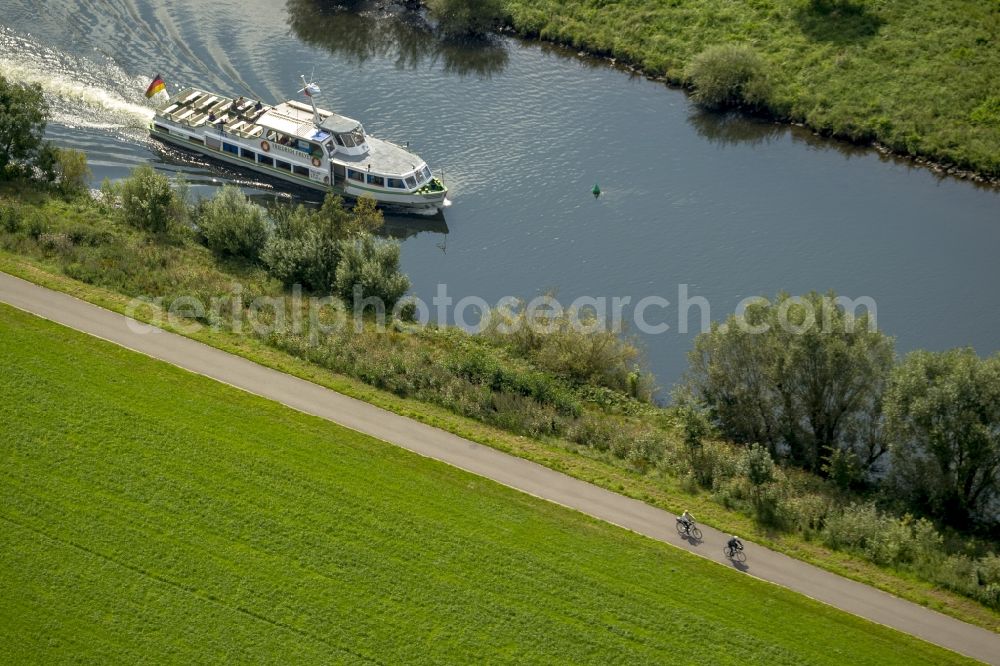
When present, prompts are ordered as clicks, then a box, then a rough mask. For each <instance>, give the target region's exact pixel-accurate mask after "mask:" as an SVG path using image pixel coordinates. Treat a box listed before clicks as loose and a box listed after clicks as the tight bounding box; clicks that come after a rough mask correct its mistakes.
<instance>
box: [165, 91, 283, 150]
mask: <svg viewBox="0 0 1000 666" xmlns="http://www.w3.org/2000/svg"><path fill="white" fill-rule="evenodd" d="M271 108H272V107H270V106H268V105H266V104H262V103H261V102H259V101H256V100H252V99H244V98H242V97H239V98H235V99H234V98H232V97H221V96H219V95H214V94H212V93H209V92H206V91H204V90H197V89H194V88H187V89H185V90H183V91H181V92H180V93H178V94H177V95H175V96H174V97H172V98H170V100H169V101H168V102H167V106H165V107H164V108H163V109H160V110H158V111H157V112H156V113H157V115H158V116H161V117H163V118H166V119H167V120H172V121H173V122H175V123H178V124H181V125H184V126H186V127H190V128H192V129H195V128H199V127H203V126H206V125H210V126H215V127H219V126H220V125H221V127H222V129H224V130H225V131H226V133H228V134H236V135H237V136H242V137H245V138H253V137H258V136H260V135H261V134H263V132H264V129H263V128H262V127H261V126H260V125H259V124H258V122H257V121H258V120H259V119H260V118H261V117H262V116H263V115H264V114H266V113H267V112H268V111H270V110H271Z"/></svg>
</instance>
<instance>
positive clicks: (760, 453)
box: [739, 444, 774, 487]
mask: <svg viewBox="0 0 1000 666" xmlns="http://www.w3.org/2000/svg"><path fill="white" fill-rule="evenodd" d="M739 465H740V467H739V469H740V473H741V474H742V475H743V476H745V477H746V478H747V480H748V481H749V482H750V484H751V485H753V486H755V487H759V486H763V485H765V484H768V483H771V482H772V481H774V460H772V459H771V454H770V453H769V452H768V450H767V449H766V448H764V447H763V446H761V445H760V444H751V445H750V448H748V449H747V450H746V451H744V452H743V455H742V456H741V457H740V463H739Z"/></svg>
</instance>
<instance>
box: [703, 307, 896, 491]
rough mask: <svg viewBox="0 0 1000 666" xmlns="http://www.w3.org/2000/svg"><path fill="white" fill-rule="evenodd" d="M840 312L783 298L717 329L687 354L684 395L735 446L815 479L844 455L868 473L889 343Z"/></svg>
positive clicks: (876, 452)
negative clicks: (757, 448)
mask: <svg viewBox="0 0 1000 666" xmlns="http://www.w3.org/2000/svg"><path fill="white" fill-rule="evenodd" d="M844 303H845V301H844V300H843V299H838V298H837V297H836V296H835V295H833V294H828V295H825V296H824V295H821V294H817V293H815V292H813V293H810V294H807V295H806V296H803V297H798V298H792V297H791V296H789V295H787V294H780V295H779V296H778V297H777V298H776V299H774V300H773V301H771V300H767V299H763V298H762V299H759V300H758V301H757V302H755V303H754V304H752V305H750V306H749V307H747V309H746V310H745V312H744V313H742V314H741V315H740V316H737V315H733V316H731V317H730V318H729V319H728V320H727V321H726V322H725V323H724V324H714V325H713V327H712V330H711V331H709V332H707V333H702V334H701V335H699V336H698V337H697V338H696V340H695V344H694V349H693V350H692V351H691V353H690V354H689V359H690V363H691V367H690V370H689V371H688V373H687V376H686V389H687V391H688V392H689V393H690V394H691V395H692V396H693V397H694V398H695V399H696V400H697V401H698V402H699V403H701V405H702V406H703V407H704V408H705V409H706V410H707V412H708V414H709V416H710V417H711V419H712V421H713V422H714V425H715V426H716V427H717V428H718V429H719V430H720V432H721V433H722V434H723V435H725V436H727V437H728V438H730V439H733V440H735V441H737V442H743V443H747V444H749V443H751V442H761V443H764V444H766V445H767V446H768V448H769V449H770V452H771V454H772V455H773V456H775V457H784V458H787V459H788V460H790V461H791V462H793V463H794V464H797V465H799V466H802V467H804V468H806V469H809V470H812V471H814V472H817V473H820V474H827V473H828V471H829V466H830V464H831V461H839V460H841V459H842V458H843V457H844V455H848V456H850V457H851V459H852V460H853V461H854V462H855V464H856V466H857V467H858V469H859V470H862V471H863V470H867V469H870V468H871V467H872V466H873V465H874V464H875V463H876V462H877V461H878V460H879V459H880V458H881V457H882V455H883V453H884V451H885V446H884V438H883V437H882V436H881V428H880V427H879V423H880V421H881V414H880V410H879V405H880V399H881V394H882V391H883V388H884V386H885V384H886V382H887V380H888V378H889V374H890V371H891V370H892V366H893V362H894V351H893V340H892V338H890V337H887V336H886V335H884V334H882V333H881V332H879V331H878V330H877V329H876V328H875V327H874V325H873V322H872V321H871V320H870V319H869V316H868V313H867V312H864V313H863V314H861V315H860V316H855V312H854V310H849V309H848V308H846V307H844Z"/></svg>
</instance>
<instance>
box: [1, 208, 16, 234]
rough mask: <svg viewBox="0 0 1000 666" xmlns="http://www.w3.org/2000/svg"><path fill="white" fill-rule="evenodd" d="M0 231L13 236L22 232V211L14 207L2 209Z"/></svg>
mask: <svg viewBox="0 0 1000 666" xmlns="http://www.w3.org/2000/svg"><path fill="white" fill-rule="evenodd" d="M0 229H3V230H4V231H6V232H7V233H10V234H13V233H17V232H18V231H20V230H21V211H20V210H19V209H18V208H16V207H14V206H3V207H2V208H0Z"/></svg>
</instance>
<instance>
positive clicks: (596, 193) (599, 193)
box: [591, 183, 601, 199]
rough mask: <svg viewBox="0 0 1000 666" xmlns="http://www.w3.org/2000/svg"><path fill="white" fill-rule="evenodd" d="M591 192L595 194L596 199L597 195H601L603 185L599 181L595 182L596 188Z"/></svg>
mask: <svg viewBox="0 0 1000 666" xmlns="http://www.w3.org/2000/svg"><path fill="white" fill-rule="evenodd" d="M591 192H592V193H593V194H594V198H595V199H596V198H597V197H599V196H601V186H600V185H598V184H597V183H594V189H592V190H591Z"/></svg>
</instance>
